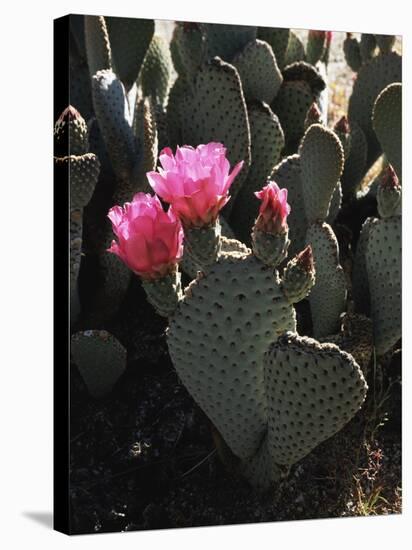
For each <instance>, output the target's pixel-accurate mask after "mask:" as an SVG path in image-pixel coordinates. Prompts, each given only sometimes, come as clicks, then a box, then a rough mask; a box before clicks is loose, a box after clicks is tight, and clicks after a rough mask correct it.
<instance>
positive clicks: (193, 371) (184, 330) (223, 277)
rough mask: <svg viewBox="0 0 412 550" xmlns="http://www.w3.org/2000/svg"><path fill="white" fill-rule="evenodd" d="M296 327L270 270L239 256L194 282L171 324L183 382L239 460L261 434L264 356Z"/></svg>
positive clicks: (170, 341)
mask: <svg viewBox="0 0 412 550" xmlns="http://www.w3.org/2000/svg"><path fill="white" fill-rule="evenodd" d="M295 326H296V321H295V313H294V309H293V307H292V305H291V304H290V303H288V302H287V300H286V298H285V297H284V295H283V293H282V291H281V288H280V286H279V280H278V278H277V275H276V273H275V274H273V269H271V268H269V267H265V266H264V265H263V264H261V263H260V262H259V261H258V260H256V258H254V257H253V256H252V255H250V254H249V253H242V252H238V253H236V255H235V257H233V256H225V257H222V258H220V259H219V260H218V262H217V263H216V264H215V265H214V266H213V267H212V268H211V269H210V271H209V273H208V274H207V276H206V277H201V278H199V279H198V280H196V281H194V282H192V284H191V285H190V286H189V288H188V289H187V290H186V296H185V297H184V298H183V300H182V301H181V302H180V305H179V307H178V309H177V311H176V313H175V315H174V316H173V318H172V320H171V323H170V328H169V332H168V345H169V350H170V354H171V357H172V360H173V363H174V365H175V367H176V370H177V372H178V374H179V376H180V378H181V379H182V382H183V383H184V384H185V386H186V387H187V388H188V390H189V391H190V393H191V394H192V396H193V397H194V399H195V400H196V401H197V403H198V404H199V405H200V406H201V407H202V409H203V410H204V411H205V412H206V414H207V415H208V416H209V418H210V419H211V420H212V422H213V423H214V424H216V426H217V427H218V429H219V431H220V433H221V435H222V437H223V438H224V439H225V441H226V442H227V444H228V445H229V446H230V448H231V449H232V451H233V453H234V454H235V455H236V456H237V457H239V458H241V459H247V458H249V457H251V456H252V455H253V454H254V453H255V452H256V450H257V449H258V447H259V444H260V441H261V439H262V437H263V436H264V433H265V430H266V397H265V390H264V380H263V354H264V353H265V351H266V349H267V347H268V345H269V343H270V342H271V341H273V339H274V338H276V336H278V335H279V334H280V333H282V332H283V331H285V330H295Z"/></svg>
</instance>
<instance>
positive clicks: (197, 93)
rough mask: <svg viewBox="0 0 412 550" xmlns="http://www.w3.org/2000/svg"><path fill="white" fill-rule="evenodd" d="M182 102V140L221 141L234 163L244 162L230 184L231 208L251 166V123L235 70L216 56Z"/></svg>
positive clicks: (200, 73)
mask: <svg viewBox="0 0 412 550" xmlns="http://www.w3.org/2000/svg"><path fill="white" fill-rule="evenodd" d="M182 102H183V105H182V108H181V109H180V117H181V121H182V143H185V144H187V145H193V146H197V145H199V144H201V143H208V142H210V141H219V142H221V143H223V144H224V145H225V147H226V148H227V156H228V159H229V161H230V164H231V166H234V165H235V164H236V163H238V162H239V161H241V160H243V161H244V166H243V168H242V170H241V172H240V173H239V175H238V176H237V177H236V178H235V180H234V182H233V184H232V185H231V187H230V194H231V196H232V199H231V201H230V202H229V203H228V207H229V209H230V208H231V203H232V204H233V201H234V198H235V196H236V194H237V192H238V191H239V189H240V187H241V185H242V182H243V181H244V180H245V178H246V175H247V171H248V167H249V165H250V131H249V122H248V118H247V111H246V104H245V100H244V97H243V93H242V86H241V83H240V78H239V75H238V73H237V71H236V69H235V68H234V67H232V66H231V65H229V64H228V63H224V62H223V61H221V60H220V59H218V58H216V59H213V60H212V61H211V62H210V63H208V64H207V65H205V66H203V67H202V68H201V69H200V70H199V71H198V73H197V75H196V80H195V84H194V90H193V92H190V91H187V93H186V95H185V96H184V97H183V98H182Z"/></svg>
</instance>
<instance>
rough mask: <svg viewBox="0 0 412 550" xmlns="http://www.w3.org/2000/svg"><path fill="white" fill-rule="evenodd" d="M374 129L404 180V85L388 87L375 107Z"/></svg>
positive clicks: (387, 155) (397, 84)
mask: <svg viewBox="0 0 412 550" xmlns="http://www.w3.org/2000/svg"><path fill="white" fill-rule="evenodd" d="M372 116H373V128H374V130H375V133H376V135H377V137H378V140H379V143H380V144H381V147H382V149H383V151H384V153H385V155H386V157H387V159H388V161H389V162H390V163H391V164H392V166H393V168H394V169H395V172H396V174H397V176H398V177H399V179H402V84H401V83H394V84H390V85H389V86H387V87H386V88H385V89H384V90H382V92H381V93H380V94H379V95H378V97H377V98H376V101H375V105H374V107H373V114H372Z"/></svg>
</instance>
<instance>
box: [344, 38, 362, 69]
mask: <svg viewBox="0 0 412 550" xmlns="http://www.w3.org/2000/svg"><path fill="white" fill-rule="evenodd" d="M343 53H344V54H345V59H346V63H347V64H348V65H349V67H350V68H351V69H352V71H355V72H358V71H359V69H360V68H361V66H362V56H361V52H360V45H359V42H358V40H356V38H354V37H353V36H352V34H351V33H347V35H346V38H345V40H344V42H343Z"/></svg>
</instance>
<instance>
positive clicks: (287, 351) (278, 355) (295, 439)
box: [265, 332, 367, 465]
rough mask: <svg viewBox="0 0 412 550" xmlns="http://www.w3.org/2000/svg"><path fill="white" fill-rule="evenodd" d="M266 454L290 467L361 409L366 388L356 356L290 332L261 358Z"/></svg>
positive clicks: (277, 462)
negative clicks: (265, 401)
mask: <svg viewBox="0 0 412 550" xmlns="http://www.w3.org/2000/svg"><path fill="white" fill-rule="evenodd" d="M265 384H266V390H267V396H268V411H269V430H268V450H269V453H270V456H271V457H272V459H273V461H274V462H275V463H276V464H281V465H290V464H294V463H295V462H297V461H298V460H301V459H302V458H303V457H304V456H306V455H307V454H309V453H310V451H311V450H312V449H314V448H315V447H316V446H317V445H319V444H320V443H321V442H322V441H325V440H326V439H328V438H329V437H331V436H332V435H334V434H335V433H337V432H338V431H339V430H341V429H342V428H343V426H344V425H345V424H346V423H347V422H348V421H349V420H350V419H351V418H352V417H353V416H354V415H355V414H356V413H357V411H358V410H359V409H360V408H361V406H362V404H363V402H364V400H365V397H366V392H367V384H366V382H365V379H364V377H363V374H362V371H361V370H360V368H359V365H358V364H357V363H356V361H355V360H354V358H353V357H352V356H351V355H349V354H348V353H346V352H344V351H341V350H340V349H339V348H338V347H337V346H335V345H333V344H320V343H319V342H317V341H316V340H313V339H312V338H307V337H302V336H299V335H298V334H293V333H291V332H288V333H286V334H285V335H283V336H281V337H280V338H279V339H278V341H277V342H276V343H274V344H273V345H272V346H271V347H270V349H269V351H268V352H267V354H266V356H265Z"/></svg>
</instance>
